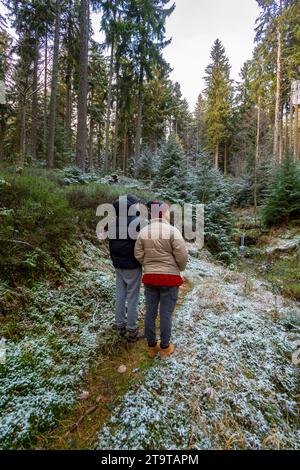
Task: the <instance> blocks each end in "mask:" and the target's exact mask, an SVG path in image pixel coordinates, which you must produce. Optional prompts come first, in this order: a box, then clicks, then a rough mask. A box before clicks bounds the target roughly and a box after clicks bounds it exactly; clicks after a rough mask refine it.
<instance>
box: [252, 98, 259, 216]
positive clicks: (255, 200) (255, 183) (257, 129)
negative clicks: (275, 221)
mask: <svg viewBox="0 0 300 470" xmlns="http://www.w3.org/2000/svg"><path fill="white" fill-rule="evenodd" d="M260 121H261V96H259V97H258V102H257V125H256V145H255V158H254V188H253V189H254V195H253V198H254V217H255V223H256V218H257V165H258V163H259V161H260Z"/></svg>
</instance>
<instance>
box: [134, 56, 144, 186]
mask: <svg viewBox="0 0 300 470" xmlns="http://www.w3.org/2000/svg"><path fill="white" fill-rule="evenodd" d="M143 83H144V68H143V66H142V65H141V69H140V76H139V85H138V87H139V90H138V109H137V119H136V133H135V151H134V176H135V178H136V177H137V176H138V162H139V159H140V156H141V138H142V120H143Z"/></svg>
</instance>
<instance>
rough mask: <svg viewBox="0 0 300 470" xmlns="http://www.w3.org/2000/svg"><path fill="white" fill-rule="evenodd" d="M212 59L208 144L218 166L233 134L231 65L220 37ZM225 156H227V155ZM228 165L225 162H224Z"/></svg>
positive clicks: (208, 82) (208, 76)
mask: <svg viewBox="0 0 300 470" xmlns="http://www.w3.org/2000/svg"><path fill="white" fill-rule="evenodd" d="M210 57H211V63H210V64H209V66H208V67H207V68H206V76H205V81H206V89H205V95H206V98H207V117H206V126H207V132H206V148H207V150H208V151H209V152H211V153H213V152H214V155H215V167H216V168H219V164H220V161H219V160H220V150H221V146H223V153H224V157H225V153H226V148H227V147H228V142H229V139H230V137H231V119H232V82H231V80H230V65H229V61H228V58H227V57H226V54H225V49H224V47H223V45H222V43H221V41H220V40H219V39H217V40H216V41H215V43H214V45H213V48H212V51H211V56H210ZM224 159H225V158H224ZM224 166H225V167H226V165H224Z"/></svg>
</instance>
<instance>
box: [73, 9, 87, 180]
mask: <svg viewBox="0 0 300 470" xmlns="http://www.w3.org/2000/svg"><path fill="white" fill-rule="evenodd" d="M79 18H80V20H79V22H80V52H79V89H78V104H77V111H78V122H77V141H76V156H75V161H76V165H77V166H78V167H79V168H80V169H81V170H82V171H84V170H85V159H86V147H87V145H86V144H87V91H88V48H89V1H88V0H81V2H80V9H79Z"/></svg>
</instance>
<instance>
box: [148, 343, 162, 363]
mask: <svg viewBox="0 0 300 470" xmlns="http://www.w3.org/2000/svg"><path fill="white" fill-rule="evenodd" d="M159 350H160V341H158V342H157V343H156V345H155V346H148V357H150V359H154V358H155V356H156V354H157V353H158V352H159Z"/></svg>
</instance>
